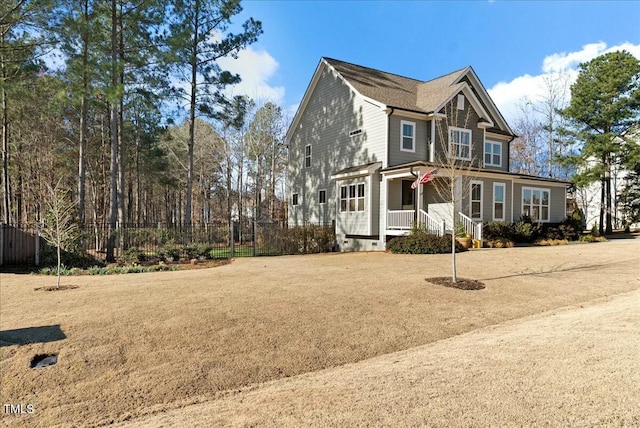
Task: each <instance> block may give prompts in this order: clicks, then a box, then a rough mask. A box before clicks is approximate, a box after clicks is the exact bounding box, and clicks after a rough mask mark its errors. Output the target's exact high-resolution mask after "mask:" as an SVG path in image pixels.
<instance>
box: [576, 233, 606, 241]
mask: <svg viewBox="0 0 640 428" xmlns="http://www.w3.org/2000/svg"><path fill="white" fill-rule="evenodd" d="M606 240H607V239H606V238H605V237H603V236H596V235H593V234H591V233H589V234H587V235H580V237H579V238H578V241H580V242H605V241H606Z"/></svg>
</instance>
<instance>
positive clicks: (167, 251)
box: [158, 242, 180, 260]
mask: <svg viewBox="0 0 640 428" xmlns="http://www.w3.org/2000/svg"><path fill="white" fill-rule="evenodd" d="M158 256H159V257H160V259H162V260H179V259H180V248H179V247H178V246H177V245H176V244H174V243H173V242H167V243H166V244H165V245H164V246H163V247H162V248H160V250H159V251H158Z"/></svg>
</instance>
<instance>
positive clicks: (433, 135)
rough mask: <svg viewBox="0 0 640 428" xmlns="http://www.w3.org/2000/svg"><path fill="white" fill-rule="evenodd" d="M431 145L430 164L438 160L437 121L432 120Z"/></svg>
mask: <svg viewBox="0 0 640 428" xmlns="http://www.w3.org/2000/svg"><path fill="white" fill-rule="evenodd" d="M430 125H431V144H430V147H429V152H430V153H429V162H435V159H436V121H435V120H432V121H431V123H430Z"/></svg>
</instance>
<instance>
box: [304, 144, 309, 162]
mask: <svg viewBox="0 0 640 428" xmlns="http://www.w3.org/2000/svg"><path fill="white" fill-rule="evenodd" d="M304 167H305V168H309V167H311V145H310V144H309V145H306V146H304Z"/></svg>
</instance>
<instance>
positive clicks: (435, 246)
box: [387, 230, 466, 254]
mask: <svg viewBox="0 0 640 428" xmlns="http://www.w3.org/2000/svg"><path fill="white" fill-rule="evenodd" d="M387 248H388V249H389V251H391V252H392V253H395V254H446V253H450V252H451V235H444V236H438V235H432V234H430V233H426V232H424V231H420V230H412V231H411V233H410V234H409V235H406V236H399V237H397V238H393V239H392V240H391V241H390V242H389V245H387ZM461 251H466V249H465V248H464V247H463V246H462V245H460V244H459V243H458V242H456V253H459V252H461Z"/></svg>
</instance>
